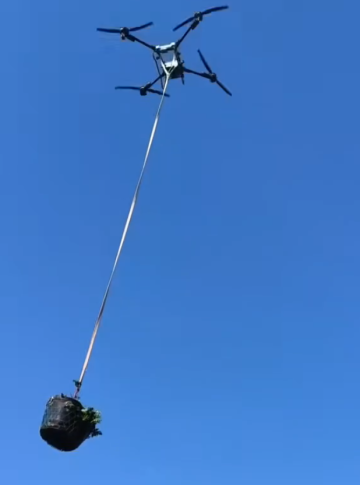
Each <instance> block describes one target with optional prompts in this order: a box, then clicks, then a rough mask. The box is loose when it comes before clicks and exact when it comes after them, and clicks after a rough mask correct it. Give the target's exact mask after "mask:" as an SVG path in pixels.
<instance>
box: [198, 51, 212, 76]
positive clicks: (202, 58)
mask: <svg viewBox="0 0 360 485" xmlns="http://www.w3.org/2000/svg"><path fill="white" fill-rule="evenodd" d="M198 53H199V56H200V59H201V60H202V62H203V64H204V66H205V67H206V69H207V70H208V71H209V73H210V74H212V73H213V72H212V70H211V67H210V66H209V64H208V63H207V62H206V60H205V57H204V56H203V55H202V53H201V51H200V49H198Z"/></svg>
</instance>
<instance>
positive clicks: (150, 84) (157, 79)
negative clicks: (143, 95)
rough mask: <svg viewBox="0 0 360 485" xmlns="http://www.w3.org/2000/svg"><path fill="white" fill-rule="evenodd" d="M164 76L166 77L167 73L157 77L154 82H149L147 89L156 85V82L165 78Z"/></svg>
mask: <svg viewBox="0 0 360 485" xmlns="http://www.w3.org/2000/svg"><path fill="white" fill-rule="evenodd" d="M164 77H165V73H164V72H163V73H161V74H160V75H159V76H158V77H157V78H156V79H155V81H153V82H152V83H148V84H147V85H146V89H149V88H151V87H152V86H154V84H156V83H157V82H158V81H159V80H160V79H163V78H164Z"/></svg>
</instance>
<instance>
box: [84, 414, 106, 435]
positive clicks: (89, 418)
mask: <svg viewBox="0 0 360 485" xmlns="http://www.w3.org/2000/svg"><path fill="white" fill-rule="evenodd" d="M82 419H83V421H86V422H87V423H89V424H93V425H97V424H99V423H101V413H100V411H96V410H95V409H94V408H84V409H83V410H82ZM101 435H102V432H101V431H100V430H99V429H98V428H97V427H95V428H94V430H93V431H92V432H91V434H90V437H91V438H93V437H95V436H101Z"/></svg>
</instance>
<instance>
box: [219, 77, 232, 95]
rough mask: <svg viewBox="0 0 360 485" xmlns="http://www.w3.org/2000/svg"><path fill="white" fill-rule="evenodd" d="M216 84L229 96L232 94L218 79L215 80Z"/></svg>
mask: <svg viewBox="0 0 360 485" xmlns="http://www.w3.org/2000/svg"><path fill="white" fill-rule="evenodd" d="M216 84H217V85H218V86H220V87H221V89H223V90H224V91H225V93H227V94H228V95H229V96H232V94H231V93H230V91H229V90H228V88H227V87H225V86H224V85H223V84H222V83H221V82H220V81H218V80H217V81H216Z"/></svg>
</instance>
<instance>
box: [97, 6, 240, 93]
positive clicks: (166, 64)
mask: <svg viewBox="0 0 360 485" xmlns="http://www.w3.org/2000/svg"><path fill="white" fill-rule="evenodd" d="M228 8H229V7H228V6H223V7H213V8H209V9H207V10H204V11H203V12H196V13H195V14H194V15H193V16H192V17H190V18H188V19H187V20H185V21H184V22H181V24H179V25H177V26H176V27H175V28H174V29H173V30H174V31H175V30H177V29H179V28H180V27H183V26H184V25H186V24H188V23H190V22H191V25H190V26H189V27H188V29H187V30H186V32H185V33H184V34H183V35H182V37H180V39H179V40H177V41H176V42H172V43H171V44H167V45H157V46H155V45H151V44H148V43H147V42H144V41H143V40H141V39H139V38H138V37H135V36H134V35H133V34H132V32H136V31H138V30H141V29H145V28H146V27H150V26H151V25H153V22H149V23H147V24H144V25H141V26H140V27H133V28H127V27H122V28H120V29H105V28H98V29H97V30H98V31H99V32H107V33H110V34H118V35H120V37H121V39H122V40H130V41H131V42H138V43H139V44H141V45H143V46H145V47H147V48H148V49H151V50H152V52H153V58H154V61H155V64H156V68H157V71H158V76H157V78H156V79H155V80H154V81H153V82H151V83H147V84H145V85H144V86H141V87H136V86H117V87H116V88H115V89H132V90H136V91H139V92H140V95H141V96H145V95H147V93H154V94H160V95H162V94H163V92H162V91H160V90H157V89H153V86H154V85H155V84H156V83H157V82H159V81H160V83H161V86H162V88H163V89H164V78H166V76H169V77H170V79H181V80H182V83H183V84H185V74H195V75H196V76H200V77H202V78H205V79H208V80H209V81H210V82H212V83H216V84H217V85H218V86H220V87H221V89H223V90H224V91H225V92H226V93H227V94H228V95H229V96H232V94H231V92H230V91H229V90H228V89H227V88H226V87H225V86H224V85H223V84H222V83H221V82H220V81H219V80H218V78H217V75H216V74H215V73H214V72H213V71H212V70H211V68H210V66H209V64H208V63H207V62H206V60H205V58H204V56H203V55H202V53H201V52H200V50H198V53H199V56H200V59H201V61H202V62H203V64H204V66H205V68H206V70H207V72H198V71H194V70H192V69H188V68H187V67H185V65H184V61H183V60H182V57H181V53H180V51H179V47H180V45H181V44H182V42H183V41H184V39H185V38H186V37H187V35H188V34H189V33H190V32H191V31H192V30H195V29H196V27H197V26H198V25H199V24H200V22H202V20H203V17H204V15H208V14H211V13H212V12H218V11H220V10H226V9H228ZM165 96H169V95H168V94H165Z"/></svg>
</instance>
